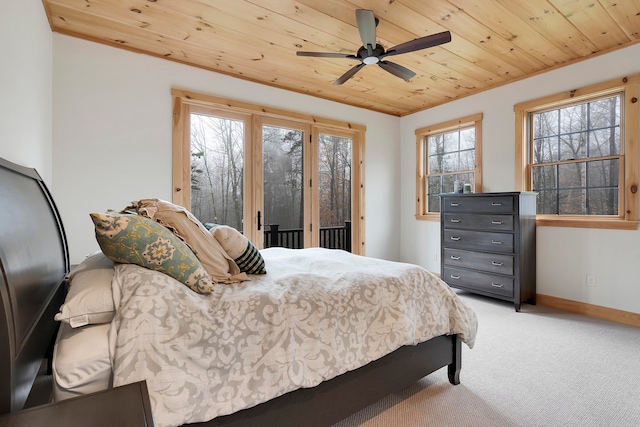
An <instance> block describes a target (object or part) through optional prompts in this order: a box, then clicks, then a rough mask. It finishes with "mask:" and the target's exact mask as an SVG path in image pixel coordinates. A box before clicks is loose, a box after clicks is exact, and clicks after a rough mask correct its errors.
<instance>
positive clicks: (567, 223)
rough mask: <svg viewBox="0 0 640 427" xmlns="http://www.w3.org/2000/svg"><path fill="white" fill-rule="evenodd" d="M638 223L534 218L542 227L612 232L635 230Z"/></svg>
mask: <svg viewBox="0 0 640 427" xmlns="http://www.w3.org/2000/svg"><path fill="white" fill-rule="evenodd" d="M639 223H640V221H631V220H624V219H619V218H616V219H583V218H575V217H574V218H562V219H560V218H540V217H538V218H536V225H537V226H542V227H572V228H604V229H612V230H637V229H638V224H639Z"/></svg>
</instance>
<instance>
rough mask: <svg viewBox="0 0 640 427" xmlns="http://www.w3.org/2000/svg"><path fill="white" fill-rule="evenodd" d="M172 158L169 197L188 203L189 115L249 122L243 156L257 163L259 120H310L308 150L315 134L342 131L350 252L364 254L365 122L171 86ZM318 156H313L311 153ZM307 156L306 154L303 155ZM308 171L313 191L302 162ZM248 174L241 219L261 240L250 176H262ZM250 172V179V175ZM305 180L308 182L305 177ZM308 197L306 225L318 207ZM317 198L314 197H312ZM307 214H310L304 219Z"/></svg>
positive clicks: (313, 173) (311, 168) (313, 171)
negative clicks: (347, 141)
mask: <svg viewBox="0 0 640 427" xmlns="http://www.w3.org/2000/svg"><path fill="white" fill-rule="evenodd" d="M171 95H172V97H173V136H172V138H173V159H172V162H173V164H172V171H173V172H172V177H173V178H172V187H173V188H172V201H173V203H175V204H178V205H181V206H187V207H188V206H190V204H191V191H190V184H189V183H190V181H191V179H190V178H191V167H190V165H191V154H190V153H191V152H190V115H191V113H192V112H195V113H206V112H217V114H219V115H221V116H228V117H230V118H234V119H237V120H243V121H245V123H246V124H247V132H246V133H245V161H246V162H250V163H251V164H253V165H255V164H256V163H258V162H259V160H258V157H260V156H261V150H260V147H261V144H262V142H261V140H260V138H261V136H262V134H261V131H260V129H261V123H263V122H265V123H267V122H268V123H277V122H278V121H279V120H282V121H285V122H286V121H288V122H297V123H300V124H301V125H304V126H308V128H309V129H310V135H311V140H310V141H309V143H310V145H311V151H310V154H313V153H317V138H318V136H317V135H318V134H319V133H320V132H323V133H332V134H336V135H340V136H348V137H350V138H352V144H353V145H352V163H353V166H352V171H351V173H352V180H353V181H352V194H351V206H352V207H351V212H352V219H351V221H352V222H351V224H352V229H351V231H352V242H353V243H352V246H351V248H352V252H353V253H354V254H359V255H365V249H366V248H365V199H364V194H365V176H364V152H365V151H364V150H365V133H366V126H363V125H359V124H355V123H348V122H342V121H338V120H332V119H326V118H322V117H316V116H311V115H307V114H302V113H296V112H292V111H287V110H281V109H277V108H272V107H266V106H261V105H257V104H251V103H247V102H242V101H236V100H231V99H227V98H220V97H217V96H213V95H205V94H201V93H197V92H191V91H188V90H183V89H177V88H173V89H172V90H171ZM314 158H315V159H316V160H315V161H316V162H317V156H315V157H314ZM305 162H306V160H305ZM305 168H308V172H309V175H307V172H306V171H305V181H306V180H307V178H308V179H309V187H310V188H311V191H310V192H309V194H310V196H311V197H315V196H317V194H318V190H317V188H316V186H317V184H316V185H314V184H313V183H317V182H318V180H317V170H318V169H317V164H316V165H310V164H307V163H305ZM248 171H249V175H248V176H247V175H245V178H246V179H245V187H244V194H245V198H249V199H250V200H251V203H250V204H247V203H245V207H244V221H245V230H246V232H247V238H249V239H250V240H251V241H253V242H262V238H261V235H260V233H258V231H257V223H258V220H257V214H256V210H255V209H253V208H254V207H255V206H256V204H257V201H256V199H257V195H256V192H255V185H252V183H253V182H255V181H256V180H257V182H261V177H258V176H256V175H255V174H257V173H258V172H256V171H255V169H254V168H253V167H250V168H248ZM251 177H253V179H251ZM305 185H307V184H306V183H305ZM307 203H312V202H309V201H307V200H305V210H307V209H309V210H308V212H309V216H307V215H305V228H306V227H310V224H311V223H313V222H314V221H317V222H316V223H319V207H318V206H315V205H314V206H309V205H307ZM313 203H315V202H313ZM307 218H311V220H310V221H309V222H308V220H307ZM316 234H317V233H314V237H313V239H312V240H311V242H307V240H306V239H305V246H307V245H309V244H310V246H317V244H318V243H317V242H319V237H315V235H316Z"/></svg>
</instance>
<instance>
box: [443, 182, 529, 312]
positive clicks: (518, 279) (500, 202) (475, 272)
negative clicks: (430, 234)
mask: <svg viewBox="0 0 640 427" xmlns="http://www.w3.org/2000/svg"><path fill="white" fill-rule="evenodd" d="M536 196H537V193H519V192H515V193H475V194H441V195H440V198H441V204H440V206H441V211H440V218H441V219H440V224H441V227H440V229H441V242H442V244H441V270H440V271H441V272H442V279H443V280H444V281H445V282H447V283H448V284H449V285H450V286H451V287H453V288H458V289H463V290H466V291H470V292H474V293H477V294H480V295H486V296H490V297H494V298H499V299H503V300H507V301H513V303H514V304H515V309H516V311H520V305H521V304H522V303H523V302H528V303H531V304H535V298H536Z"/></svg>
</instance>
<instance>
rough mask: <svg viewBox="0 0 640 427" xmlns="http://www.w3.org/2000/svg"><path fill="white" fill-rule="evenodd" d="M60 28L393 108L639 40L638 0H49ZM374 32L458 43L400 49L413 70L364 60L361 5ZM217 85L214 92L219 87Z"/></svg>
mask: <svg viewBox="0 0 640 427" xmlns="http://www.w3.org/2000/svg"><path fill="white" fill-rule="evenodd" d="M43 4H44V7H45V10H46V12H47V15H48V18H49V22H50V25H51V28H52V30H53V31H55V32H59V33H62V34H67V35H70V36H74V37H80V38H83V39H87V40H91V41H95V42H99V43H104V44H107V45H110V46H115V47H119V48H124V49H128V50H132V51H135V52H140V53H145V54H149V55H153V56H156V57H160V58H164V59H167V60H172V61H177V62H181V63H185V64H190V65H193V66H196V67H201V68H204V69H207V70H212V71H216V72H220V73H224V74H228V75H232V76H235V77H238V78H241V79H246V80H250V81H254V82H259V83H263V84H266V85H270V86H275V87H278V88H282V89H287V90H292V91H295V92H300V93H305V94H309V95H313V96H317V97H320V98H325V99H330V100H334V101H337V102H341V103H345V104H349V105H353V106H358V107H362V108H366V109H370V110H374V111H380V112H384V113H387V114H392V115H396V116H403V115H407V114H410V113H413V112H417V111H421V110H424V109H428V108H430V107H434V106H437V105H440V104H443V103H446V102H449V101H451V100H454V99H459V98H462V97H465V96H468V95H471V94H474V93H478V92H481V91H484V90H487V89H491V88H495V87H497V86H501V85H504V84H507V83H510V82H513V81H515V80H518V79H522V78H524V77H527V76H530V75H533V74H537V73H540V72H543V71H547V70H550V69H553V68H557V67H561V66H565V65H568V64H572V63H575V62H576V61H580V60H583V59H586V58H590V57H593V56H595V55H598V54H601V53H605V52H610V51H612V50H615V49H620V48H622V47H625V46H629V45H631V44H635V43H637V42H638V41H639V40H640V0H349V1H345V0H43ZM356 9H370V10H373V12H374V13H375V16H376V17H377V18H378V19H379V20H380V22H379V25H378V27H377V39H378V43H380V44H381V45H382V46H384V47H385V48H386V49H389V48H390V47H392V46H395V45H398V44H400V43H403V42H406V41H409V40H412V39H415V38H418V37H423V36H426V35H430V34H435V33H438V32H441V31H446V30H448V31H450V32H451V35H452V41H451V42H450V43H447V44H444V45H441V46H438V47H433V48H429V49H425V50H421V51H418V52H413V53H406V54H402V55H397V56H394V57H393V58H389V59H392V60H393V62H396V63H398V64H400V65H403V66H405V67H407V68H409V69H411V70H413V71H414V72H416V76H415V77H413V78H412V79H410V80H409V81H404V80H402V79H400V78H398V77H395V76H393V75H391V74H389V73H387V72H386V71H384V70H383V69H382V68H380V67H377V66H375V65H370V66H366V67H364V68H363V69H361V70H360V71H359V72H358V73H357V74H356V75H355V76H354V77H353V78H352V79H350V80H349V81H347V82H346V83H345V84H343V85H341V86H334V85H333V84H332V83H333V82H334V81H335V80H336V79H337V78H338V77H339V76H341V75H342V74H344V73H345V72H346V71H347V70H348V69H349V68H351V67H353V66H354V65H356V64H358V61H354V60H351V59H344V58H331V59H329V58H311V57H300V56H296V51H299V50H304V51H321V52H341V53H347V54H354V53H355V52H356V51H357V50H358V49H359V48H360V46H361V45H362V41H361V40H360V35H359V32H358V28H357V25H356V17H355V10H356ZM214 95H215V94H214Z"/></svg>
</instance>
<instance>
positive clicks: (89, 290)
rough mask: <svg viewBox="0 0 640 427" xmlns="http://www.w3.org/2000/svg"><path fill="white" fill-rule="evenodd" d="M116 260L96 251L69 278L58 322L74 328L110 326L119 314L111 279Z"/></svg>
mask: <svg viewBox="0 0 640 427" xmlns="http://www.w3.org/2000/svg"><path fill="white" fill-rule="evenodd" d="M113 272H114V265H113V261H111V260H110V259H109V258H107V257H106V256H105V255H104V254H103V253H102V252H100V251H98V252H95V253H93V254H91V255H89V256H87V258H86V259H85V260H84V261H82V262H81V263H80V264H79V265H78V266H77V267H76V268H74V269H73V271H71V272H70V273H69V274H68V275H67V277H66V280H67V283H68V285H69V292H68V293H67V296H66V298H65V301H64V304H62V306H61V307H60V312H59V313H58V314H56V315H55V320H57V321H60V322H64V323H68V324H69V325H70V326H71V327H72V328H78V327H80V326H85V325H90V324H99V323H109V322H111V320H112V319H113V316H114V314H115V308H114V304H113V295H112V293H111V280H112V279H113Z"/></svg>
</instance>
